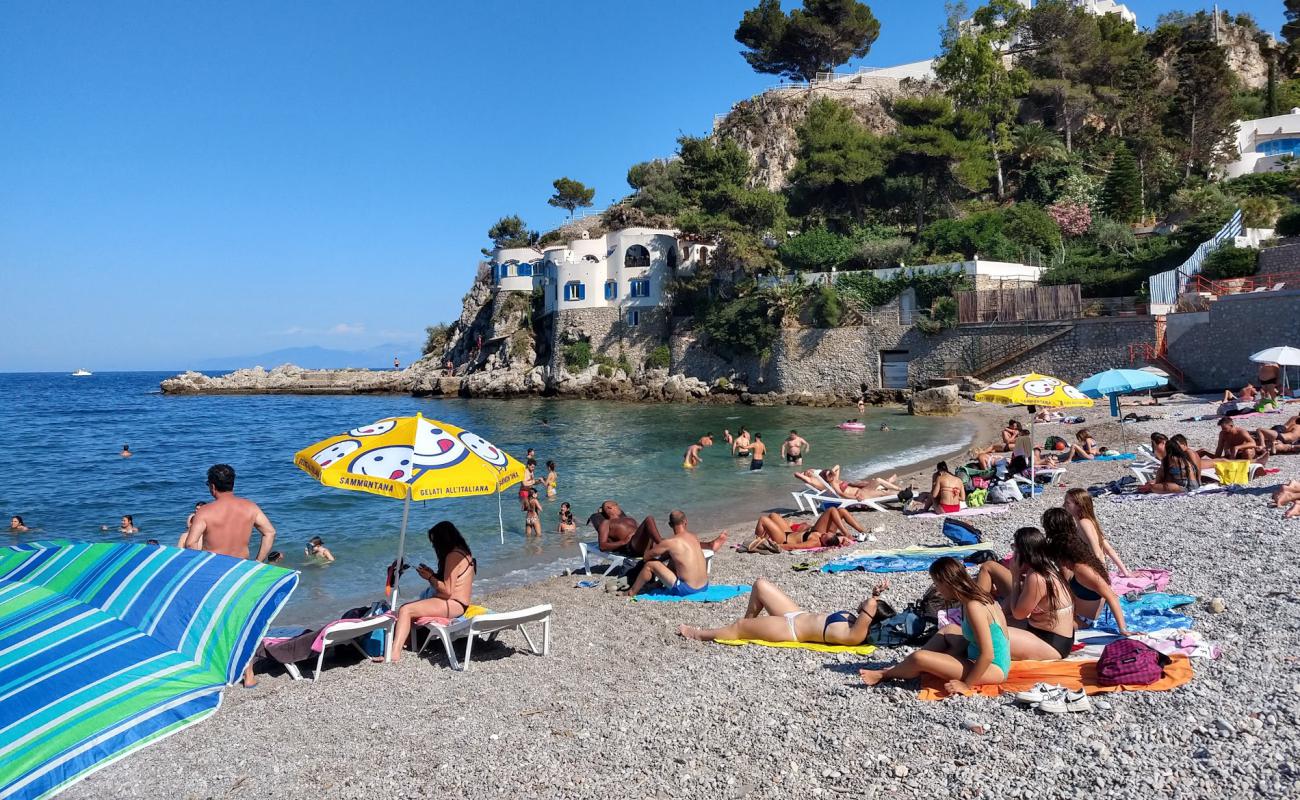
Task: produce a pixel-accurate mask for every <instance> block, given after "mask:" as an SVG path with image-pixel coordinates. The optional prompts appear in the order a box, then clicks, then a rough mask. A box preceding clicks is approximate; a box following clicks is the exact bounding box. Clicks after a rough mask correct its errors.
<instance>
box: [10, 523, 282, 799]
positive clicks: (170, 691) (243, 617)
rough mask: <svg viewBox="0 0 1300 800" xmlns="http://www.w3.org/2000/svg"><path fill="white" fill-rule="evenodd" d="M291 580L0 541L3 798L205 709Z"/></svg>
mask: <svg viewBox="0 0 1300 800" xmlns="http://www.w3.org/2000/svg"><path fill="white" fill-rule="evenodd" d="M297 585H298V574H297V573H296V572H291V571H289V570H286V569H281V568H280V567H273V566H268V565H266V564H258V563H257V562H254V561H247V560H244V559H239V558H232V557H230V556H220V555H215V554H212V553H204V552H200V551H197V550H180V549H177V548H175V547H159V546H156V545H143V544H125V543H99V544H67V543H60V542H41V543H30V544H23V545H17V546H14V547H5V548H0V798H13V797H22V798H42V797H49V796H52V795H54V794H57V793H58V792H60V791H62V790H63V789H66V788H67V787H68V786H70V785H71V784H73V783H75V782H77V781H79V780H81V779H82V778H84V777H85V776H86V775H88V774H90V773H91V772H93V771H94V770H96V769H98V768H100V767H102V766H105V765H106V764H108V763H110V762H112V761H115V760H117V759H119V758H122V757H123V756H126V755H128V754H130V753H131V752H133V751H135V750H138V749H140V748H142V747H146V746H148V745H150V744H152V743H154V742H156V741H159V740H160V739H162V738H164V737H166V736H168V735H170V734H172V733H175V732H176V731H178V730H181V729H182V728H185V727H188V726H190V725H193V724H194V723H196V722H199V721H200V720H202V719H204V718H205V717H207V716H208V715H210V714H212V713H213V712H214V711H216V709H217V707H218V706H219V705H220V704H221V688H222V687H223V686H226V685H227V684H231V683H234V682H235V681H236V680H237V679H238V678H239V676H240V674H241V673H242V672H243V671H244V667H245V666H247V664H248V663H249V661H250V660H251V659H252V658H253V653H254V651H255V650H256V648H257V645H258V643H259V641H260V639H261V637H262V636H263V635H264V634H265V632H266V628H267V626H268V625H269V624H270V622H271V619H272V618H273V617H275V615H276V614H277V613H278V612H279V611H280V608H281V607H282V606H283V605H284V603H285V601H286V600H288V599H289V595H290V594H291V593H292V592H293V589H294V587H295V586H297Z"/></svg>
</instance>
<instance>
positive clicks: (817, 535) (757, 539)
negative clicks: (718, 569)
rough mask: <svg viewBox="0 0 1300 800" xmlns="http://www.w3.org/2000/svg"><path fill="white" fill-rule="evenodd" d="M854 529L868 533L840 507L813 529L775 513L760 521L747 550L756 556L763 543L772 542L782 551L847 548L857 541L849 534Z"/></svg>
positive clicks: (826, 513) (755, 527)
mask: <svg viewBox="0 0 1300 800" xmlns="http://www.w3.org/2000/svg"><path fill="white" fill-rule="evenodd" d="M850 528H851V529H853V530H855V531H857V532H858V533H863V532H864V531H865V530H866V529H865V528H863V527H862V525H860V524H859V523H858V521H857V520H856V519H854V518H853V515H852V514H850V513H849V512H847V511H845V510H844V509H842V508H839V507H838V506H832V507H830V508H828V509H826V510H825V511H823V512H822V515H821V516H820V517H818V518H817V521H816V522H814V523H813V524H812V525H809V524H808V523H806V522H790V520H788V519H786V518H785V517H783V516H781V515H780V514H777V513H776V512H772V513H770V514H764V515H763V516H761V517H759V518H758V523H757V524H756V525H755V526H754V539H753V541H751V542H750V543H749V545H747V546H746V549H747V550H749V551H750V552H753V551H754V547H753V545H756V544H761V543H762V542H771V543H772V544H775V545H776V546H777V547H779V548H781V549H782V550H808V549H811V548H814V547H843V546H845V545H849V544H852V543H853V542H854V541H856V540H855V539H854V538H853V534H852V533H850V531H849V529H850Z"/></svg>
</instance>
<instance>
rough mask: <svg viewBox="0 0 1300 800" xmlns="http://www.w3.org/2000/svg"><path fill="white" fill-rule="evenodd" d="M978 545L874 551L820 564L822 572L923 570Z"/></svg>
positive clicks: (969, 552)
mask: <svg viewBox="0 0 1300 800" xmlns="http://www.w3.org/2000/svg"><path fill="white" fill-rule="evenodd" d="M978 549H980V548H979V547H961V548H953V547H936V548H935V549H934V550H933V551H931V552H926V551H924V550H917V551H916V552H909V553H897V552H896V553H874V554H870V555H864V556H848V557H845V558H837V559H835V560H834V561H831V562H828V563H826V564H823V565H822V572H853V571H855V570H861V571H863V572H925V571H926V570H928V569H929V568H930V565H931V564H933V563H934V562H935V561H938V560H939V559H941V558H943V557H944V556H952V557H953V558H957V559H961V558H965V557H966V556H968V555H970V554H971V553H974V552H975V551H976V550H978Z"/></svg>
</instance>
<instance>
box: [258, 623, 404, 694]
mask: <svg viewBox="0 0 1300 800" xmlns="http://www.w3.org/2000/svg"><path fill="white" fill-rule="evenodd" d="M395 622H396V620H394V619H393V618H392V617H391V616H389V615H387V614H382V615H380V616H378V617H371V618H370V619H340V620H336V621H334V622H331V623H330V624H328V625H326V626H325V627H324V628H321V629H320V631H319V632H317V634H316V636H317V640H318V642H319V644H320V652H319V653H318V655H317V656H316V669H315V671H314V672H312V676H311V679H312V681H315V680H316V679H317V678H319V677H320V671H321V665H322V664H324V663H325V651H327V650H329V649H330V648H331V647H333V646H334V645H338V644H350V645H352V646H353V647H355V648H356V649H357V650H358V652H360V653H361V655H363V656H366V657H367V658H368V657H369V656H370V654H369V653H367V652H366V651H365V648H363V647H362V646H361V645H360V644H358V642H359V640H361V639H363V638H365V637H367V636H369V635H370V634H371V633H373V632H375V631H384V633H385V639H387V638H389V637H391V636H392V634H393V624H394V623H395ZM312 649H313V650H314V649H315V648H314V647H313V648H312ZM284 670H285V672H288V673H289V677H290V678H293V679H294V680H295V681H300V680H302V672H301V671H300V670H299V669H298V665H297V664H294V663H286V664H285V665H284Z"/></svg>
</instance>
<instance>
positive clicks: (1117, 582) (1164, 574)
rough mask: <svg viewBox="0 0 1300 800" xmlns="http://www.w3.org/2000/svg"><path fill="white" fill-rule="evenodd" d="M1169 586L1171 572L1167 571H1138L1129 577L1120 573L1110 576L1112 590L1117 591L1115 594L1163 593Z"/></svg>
mask: <svg viewBox="0 0 1300 800" xmlns="http://www.w3.org/2000/svg"><path fill="white" fill-rule="evenodd" d="M1168 585H1169V570H1167V569H1138V570H1134V571H1133V574H1132V575H1130V576H1128V577H1124V576H1123V575H1119V574H1118V573H1116V574H1112V575H1111V576H1110V588H1112V589H1114V590H1115V594H1128V593H1129V592H1163V591H1164V590H1165V587H1166V586H1168Z"/></svg>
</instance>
